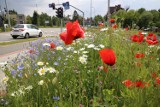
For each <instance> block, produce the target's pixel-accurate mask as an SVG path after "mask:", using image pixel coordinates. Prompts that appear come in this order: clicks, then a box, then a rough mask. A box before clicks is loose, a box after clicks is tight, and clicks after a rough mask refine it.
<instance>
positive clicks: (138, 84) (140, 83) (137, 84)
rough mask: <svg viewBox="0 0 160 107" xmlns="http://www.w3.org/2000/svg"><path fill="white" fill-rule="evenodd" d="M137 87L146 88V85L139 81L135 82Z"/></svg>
mask: <svg viewBox="0 0 160 107" xmlns="http://www.w3.org/2000/svg"><path fill="white" fill-rule="evenodd" d="M135 86H136V87H141V88H144V87H145V83H143V82H142V81H141V80H139V81H136V82H135Z"/></svg>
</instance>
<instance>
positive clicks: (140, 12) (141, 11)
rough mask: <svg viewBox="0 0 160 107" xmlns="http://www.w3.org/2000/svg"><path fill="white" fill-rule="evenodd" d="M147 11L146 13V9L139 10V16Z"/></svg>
mask: <svg viewBox="0 0 160 107" xmlns="http://www.w3.org/2000/svg"><path fill="white" fill-rule="evenodd" d="M145 11H146V9H145V8H140V9H139V10H138V13H139V14H142V13H143V12H145Z"/></svg>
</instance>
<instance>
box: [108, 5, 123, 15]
mask: <svg viewBox="0 0 160 107" xmlns="http://www.w3.org/2000/svg"><path fill="white" fill-rule="evenodd" d="M121 9H122V10H124V8H122V7H121V5H120V4H119V5H115V6H112V7H110V14H113V13H115V12H117V11H118V10H121Z"/></svg>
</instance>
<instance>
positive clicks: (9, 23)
mask: <svg viewBox="0 0 160 107" xmlns="http://www.w3.org/2000/svg"><path fill="white" fill-rule="evenodd" d="M5 5H6V11H7V16H8V25H9V27H11V22H10V16H9V11H8V7H7V2H6V0H5Z"/></svg>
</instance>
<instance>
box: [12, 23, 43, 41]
mask: <svg viewBox="0 0 160 107" xmlns="http://www.w3.org/2000/svg"><path fill="white" fill-rule="evenodd" d="M11 36H12V37H13V39H16V38H17V37H23V38H29V37H31V36H38V37H42V31H41V30H40V29H39V28H38V27H37V26H35V25H32V24H17V25H15V26H14V27H13V29H12V31H11Z"/></svg>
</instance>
